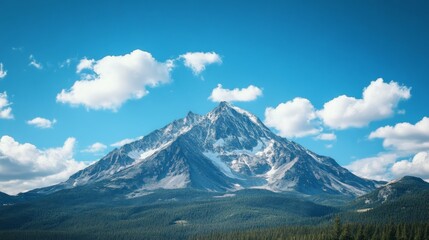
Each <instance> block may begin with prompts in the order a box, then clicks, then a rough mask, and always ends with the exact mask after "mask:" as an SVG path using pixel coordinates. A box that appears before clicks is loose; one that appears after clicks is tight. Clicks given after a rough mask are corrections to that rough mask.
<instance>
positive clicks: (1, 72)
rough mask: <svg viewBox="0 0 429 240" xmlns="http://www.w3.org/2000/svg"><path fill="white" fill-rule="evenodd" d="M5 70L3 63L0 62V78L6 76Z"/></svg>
mask: <svg viewBox="0 0 429 240" xmlns="http://www.w3.org/2000/svg"><path fill="white" fill-rule="evenodd" d="M6 75H7V71H6V70H4V69H3V63H0V79H2V78H4V77H6Z"/></svg>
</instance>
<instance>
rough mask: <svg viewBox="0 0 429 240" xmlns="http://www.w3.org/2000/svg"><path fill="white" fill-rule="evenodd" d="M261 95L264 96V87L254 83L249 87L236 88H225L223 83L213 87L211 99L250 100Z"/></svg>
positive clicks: (220, 100)
mask: <svg viewBox="0 0 429 240" xmlns="http://www.w3.org/2000/svg"><path fill="white" fill-rule="evenodd" d="M259 96H262V89H260V88H258V87H255V86H253V85H250V86H248V87H247V88H242V89H238V88H234V89H232V90H230V89H225V88H223V87H222V85H221V84H218V85H217V87H216V88H215V89H213V91H212V94H211V95H210V97H209V99H210V100H212V101H213V102H222V101H226V102H249V101H253V100H255V99H256V98H258V97H259Z"/></svg>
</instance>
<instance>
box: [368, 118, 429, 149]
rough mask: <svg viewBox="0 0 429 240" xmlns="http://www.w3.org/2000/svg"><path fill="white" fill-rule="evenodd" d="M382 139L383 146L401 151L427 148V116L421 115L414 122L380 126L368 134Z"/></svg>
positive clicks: (428, 120) (428, 130)
mask: <svg viewBox="0 0 429 240" xmlns="http://www.w3.org/2000/svg"><path fill="white" fill-rule="evenodd" d="M375 138H381V139H383V147H384V148H387V149H392V150H394V151H397V152H402V153H416V152H419V151H426V150H429V118H428V117H423V118H422V119H421V120H420V121H418V122H417V123H416V124H414V125H413V124H411V123H408V122H403V123H398V124H396V125H395V126H385V127H380V128H378V129H377V130H375V131H373V132H371V133H370V135H369V139H375Z"/></svg>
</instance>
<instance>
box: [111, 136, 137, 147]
mask: <svg viewBox="0 0 429 240" xmlns="http://www.w3.org/2000/svg"><path fill="white" fill-rule="evenodd" d="M142 138H143V136H140V137H136V138H125V139H122V140H120V141H118V142H115V143H112V144H110V146H111V147H122V146H124V145H125V144H128V143H132V142H134V141H137V140H139V139H142Z"/></svg>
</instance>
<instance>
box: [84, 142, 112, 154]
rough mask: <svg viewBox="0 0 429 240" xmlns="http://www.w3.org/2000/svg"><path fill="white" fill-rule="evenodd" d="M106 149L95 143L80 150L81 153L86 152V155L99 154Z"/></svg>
mask: <svg viewBox="0 0 429 240" xmlns="http://www.w3.org/2000/svg"><path fill="white" fill-rule="evenodd" d="M106 149H107V146H106V145H104V144H102V143H100V142H96V143H94V144H91V145H89V146H88V147H87V148H86V149H84V150H82V152H87V153H101V152H103V151H104V150H106Z"/></svg>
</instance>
